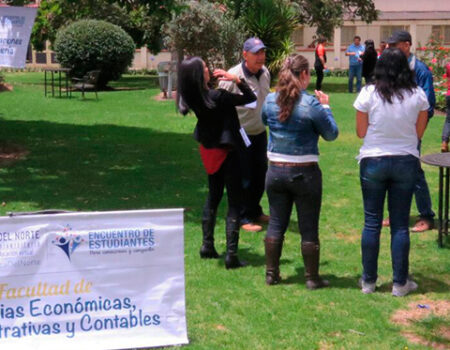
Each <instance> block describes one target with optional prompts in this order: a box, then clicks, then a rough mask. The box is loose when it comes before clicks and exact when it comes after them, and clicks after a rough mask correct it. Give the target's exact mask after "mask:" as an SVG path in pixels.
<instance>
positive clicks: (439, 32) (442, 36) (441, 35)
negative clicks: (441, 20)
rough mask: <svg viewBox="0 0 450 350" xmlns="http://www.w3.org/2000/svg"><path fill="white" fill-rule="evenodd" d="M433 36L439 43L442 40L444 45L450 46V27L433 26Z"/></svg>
mask: <svg viewBox="0 0 450 350" xmlns="http://www.w3.org/2000/svg"><path fill="white" fill-rule="evenodd" d="M431 36H432V37H433V38H434V39H435V40H438V41H441V40H442V43H443V44H444V45H450V26H444V25H440V26H432V27H431Z"/></svg>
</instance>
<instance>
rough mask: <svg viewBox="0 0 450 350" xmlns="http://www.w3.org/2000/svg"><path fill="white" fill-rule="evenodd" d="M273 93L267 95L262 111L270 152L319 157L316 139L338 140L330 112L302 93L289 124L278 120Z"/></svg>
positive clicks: (274, 94) (277, 107) (275, 96)
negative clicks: (267, 130) (320, 137)
mask: <svg viewBox="0 0 450 350" xmlns="http://www.w3.org/2000/svg"><path fill="white" fill-rule="evenodd" d="M277 95H278V94H276V93H271V94H269V95H267V97H266V100H265V102H264V105H263V110H262V120H263V123H264V124H265V125H267V126H269V144H268V146H267V149H268V151H269V152H274V153H280V154H288V155H296V156H302V155H309V154H315V155H318V154H319V148H318V145H317V143H318V141H319V135H320V136H322V137H323V138H324V139H325V140H327V141H333V140H334V139H336V137H337V136H338V132H339V131H338V127H337V125H336V122H335V121H334V118H333V114H332V113H331V110H330V109H329V108H324V107H322V105H321V104H320V103H319V101H317V99H316V98H315V97H314V96H312V95H310V94H308V93H307V92H306V91H302V94H301V99H300V101H299V102H297V103H296V105H295V106H294V109H293V111H292V113H291V116H290V117H289V119H288V120H286V121H285V122H283V123H281V122H280V121H279V119H278V114H279V111H280V107H279V106H278V105H277V103H276V98H277Z"/></svg>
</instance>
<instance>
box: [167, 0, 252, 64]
mask: <svg viewBox="0 0 450 350" xmlns="http://www.w3.org/2000/svg"><path fill="white" fill-rule="evenodd" d="M188 4H189V6H188V7H187V8H186V9H185V10H184V11H183V12H181V13H180V14H179V15H178V16H176V17H174V18H173V19H172V21H170V22H169V23H167V24H166V25H165V26H164V31H165V33H166V40H165V41H166V44H167V46H168V47H169V48H171V49H174V50H177V51H178V53H179V58H181V57H182V56H183V55H188V56H200V57H202V59H204V60H205V62H206V63H207V65H208V66H222V65H225V66H226V67H228V66H231V65H232V64H234V63H235V62H236V61H237V59H238V57H236V55H239V54H240V51H241V47H242V43H243V41H244V34H243V32H242V30H241V29H242V26H243V25H242V24H241V23H240V21H239V20H234V19H233V18H231V17H230V16H228V15H227V14H226V13H225V12H224V11H223V9H222V8H221V7H219V6H217V5H215V4H212V3H209V2H207V1H205V0H200V1H191V2H189V3H188Z"/></svg>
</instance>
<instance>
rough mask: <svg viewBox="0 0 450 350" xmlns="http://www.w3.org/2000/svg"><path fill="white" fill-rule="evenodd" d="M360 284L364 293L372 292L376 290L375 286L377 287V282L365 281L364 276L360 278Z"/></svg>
mask: <svg viewBox="0 0 450 350" xmlns="http://www.w3.org/2000/svg"><path fill="white" fill-rule="evenodd" d="M358 285H359V286H360V287H361V292H363V293H364V294H372V293H373V292H375V288H376V287H377V284H376V282H373V283H369V282H365V281H364V280H363V279H362V278H360V279H359V282H358Z"/></svg>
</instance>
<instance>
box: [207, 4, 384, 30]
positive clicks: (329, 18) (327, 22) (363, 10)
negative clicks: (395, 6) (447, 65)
mask: <svg viewBox="0 0 450 350" xmlns="http://www.w3.org/2000/svg"><path fill="white" fill-rule="evenodd" d="M212 1H214V2H220V3H223V4H225V5H226V6H227V7H228V8H229V9H231V10H232V11H233V12H234V17H235V18H240V17H242V16H243V15H245V14H246V13H248V10H249V9H254V8H255V6H254V4H255V1H254V0H212ZM286 2H288V3H291V4H295V5H297V6H298V7H297V10H296V11H297V19H298V21H299V23H300V24H305V25H308V26H311V27H317V35H318V36H324V37H328V38H330V37H331V35H332V33H333V29H334V28H335V27H338V26H340V25H342V23H343V20H344V18H345V19H350V20H354V19H360V20H362V21H365V22H367V23H371V22H372V21H374V20H376V19H377V18H378V11H377V10H376V9H375V4H374V2H373V0H332V1H330V0H286Z"/></svg>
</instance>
